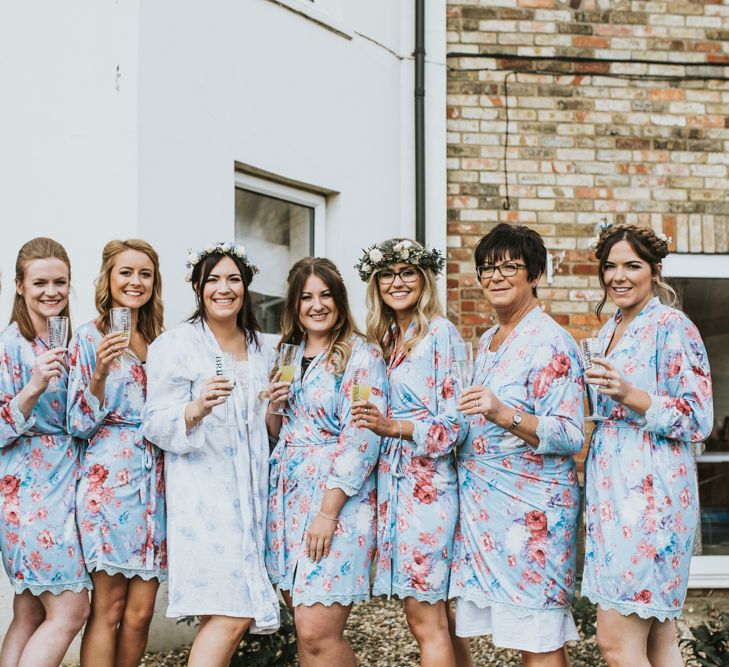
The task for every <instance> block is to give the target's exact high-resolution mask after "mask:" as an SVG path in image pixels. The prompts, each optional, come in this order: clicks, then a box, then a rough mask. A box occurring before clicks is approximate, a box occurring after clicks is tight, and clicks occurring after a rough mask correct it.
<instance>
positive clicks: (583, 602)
mask: <svg viewBox="0 0 729 667" xmlns="http://www.w3.org/2000/svg"><path fill="white" fill-rule="evenodd" d="M572 616H573V617H574V619H575V624H576V625H577V628H578V629H579V631H580V632H581V633H582V636H583V637H584V638H585V639H589V638H590V637H594V636H595V633H596V632H597V628H596V623H597V606H595V605H594V604H592V602H590V601H589V600H588V599H587V598H583V597H575V599H574V600H573V601H572Z"/></svg>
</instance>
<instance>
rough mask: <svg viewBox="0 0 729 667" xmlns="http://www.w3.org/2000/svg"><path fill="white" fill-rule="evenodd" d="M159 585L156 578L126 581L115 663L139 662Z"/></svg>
mask: <svg viewBox="0 0 729 667" xmlns="http://www.w3.org/2000/svg"><path fill="white" fill-rule="evenodd" d="M158 588H159V580H158V579H150V580H149V581H145V580H144V579H142V578H141V577H134V578H133V579H131V580H130V581H129V587H128V589H127V602H126V605H125V607H124V616H122V620H121V623H120V624H119V630H118V633H117V642H116V661H115V667H138V665H139V663H140V662H141V660H142V656H143V655H144V649H145V648H147V638H148V637H149V625H150V623H151V622H152V616H153V615H154V602H155V600H156V598H157V589H158Z"/></svg>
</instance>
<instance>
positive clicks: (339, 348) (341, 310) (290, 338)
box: [272, 257, 364, 376]
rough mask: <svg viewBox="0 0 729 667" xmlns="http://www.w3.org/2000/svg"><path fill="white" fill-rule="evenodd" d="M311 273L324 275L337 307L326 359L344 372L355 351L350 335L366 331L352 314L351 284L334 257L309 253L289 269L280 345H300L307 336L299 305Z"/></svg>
mask: <svg viewBox="0 0 729 667" xmlns="http://www.w3.org/2000/svg"><path fill="white" fill-rule="evenodd" d="M309 276H318V277H319V278H321V279H322V281H323V282H324V284H325V285H326V286H327V289H328V290H329V292H330V293H331V295H332V299H333V301H334V305H335V306H336V308H337V321H336V322H335V323H334V326H333V327H332V330H331V332H330V334H329V345H328V347H327V354H326V361H327V363H328V364H330V365H331V367H332V369H333V371H334V373H335V374H336V375H341V374H342V373H344V369H345V368H346V367H347V362H348V361H349V358H350V356H351V355H352V347H351V345H350V342H349V341H350V339H351V338H352V336H361V337H362V338H364V334H363V333H362V332H361V331H360V330H359V329H358V328H357V324H356V323H355V321H354V318H353V317H352V312H351V310H350V308H349V298H348V297H347V288H346V287H345V285H344V280H342V276H341V274H340V273H339V270H338V269H337V267H336V266H335V264H334V263H333V262H332V261H330V260H328V259H326V258H324V257H305V258H304V259H300V260H299V261H298V262H296V264H294V265H293V266H292V267H291V269H290V270H289V275H288V278H287V283H288V289H287V291H286V301H285V303H284V309H283V313H282V315H281V340H280V341H279V344H278V349H281V345H283V344H284V343H289V344H290V345H298V344H299V343H301V341H302V340H304V336H305V335H306V331H305V329H304V327H302V326H301V321H300V319H299V309H300V306H301V295H302V294H303V292H304V287H305V285H306V281H307V279H308V278H309ZM276 370H278V369H277V368H274V369H273V372H272V376H273V375H275V373H276Z"/></svg>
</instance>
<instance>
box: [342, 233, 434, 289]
mask: <svg viewBox="0 0 729 667" xmlns="http://www.w3.org/2000/svg"><path fill="white" fill-rule="evenodd" d="M398 262H407V263H408V264H412V265H413V266H417V267H420V268H427V269H430V270H431V271H432V272H433V273H434V274H435V275H436V276H437V275H438V274H439V273H441V272H442V271H443V267H444V266H445V257H443V253H442V252H440V250H436V249H435V248H433V249H432V250H428V249H427V248H424V247H423V246H421V245H420V244H419V243H417V242H415V241H410V240H409V239H389V240H388V241H383V242H382V243H375V245H372V246H370V247H369V248H367V249H365V250H363V254H362V257H360V258H359V261H358V262H357V263H356V264H355V265H354V268H355V269H357V271H358V272H359V277H360V278H361V279H362V280H363V281H364V282H367V281H368V280H369V279H370V278H371V277H372V274H373V273H376V272H377V271H379V270H381V269H384V268H385V267H387V266H390V265H392V264H397V263H398Z"/></svg>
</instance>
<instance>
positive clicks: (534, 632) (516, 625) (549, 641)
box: [456, 598, 580, 653]
mask: <svg viewBox="0 0 729 667" xmlns="http://www.w3.org/2000/svg"><path fill="white" fill-rule="evenodd" d="M491 612H492V608H491V607H483V608H482V607H479V606H477V605H476V603H475V602H471V601H470V600H463V599H461V598H458V599H457V600H456V634H457V635H458V636H459V637H479V636H481V635H491V640H492V641H493V643H494V646H498V647H499V648H511V649H516V650H517V651H529V652H530V653H549V652H550V651H556V650H557V649H558V648H561V647H562V646H564V644H565V642H568V641H576V640H578V639H579V638H580V635H579V634H578V632H577V627H576V626H575V621H574V619H573V618H572V611H571V610H570V609H569V608H567V609H565V610H564V612H563V613H559V612H554V611H542V612H536V613H534V614H532V615H530V616H527V617H526V618H520V617H519V616H517V615H516V614H515V613H514V612H512V611H509V609H508V608H507V607H498V609H495V610H494V613H493V614H492V613H491Z"/></svg>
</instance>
